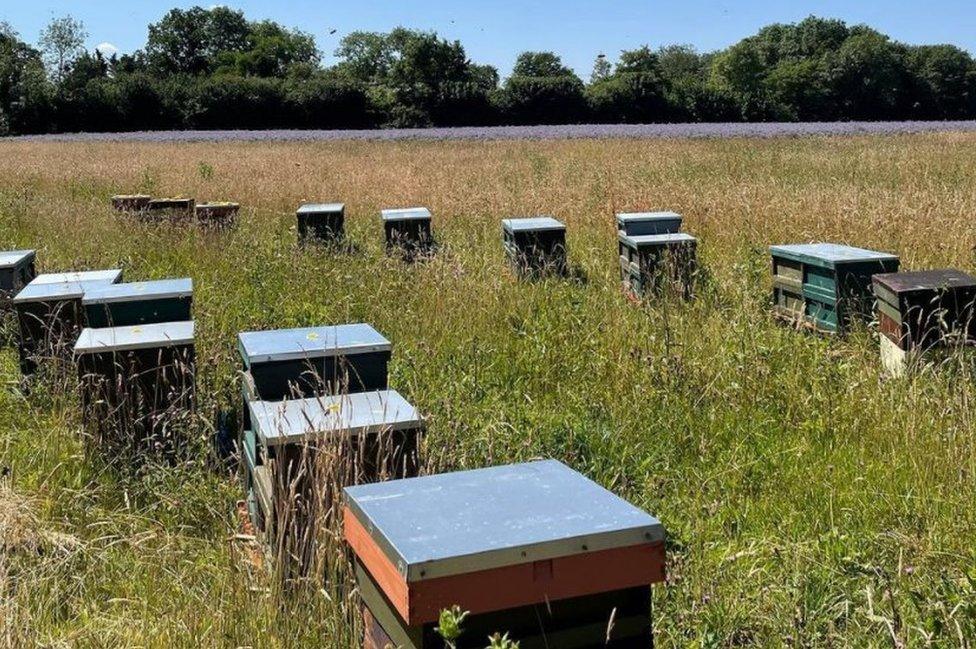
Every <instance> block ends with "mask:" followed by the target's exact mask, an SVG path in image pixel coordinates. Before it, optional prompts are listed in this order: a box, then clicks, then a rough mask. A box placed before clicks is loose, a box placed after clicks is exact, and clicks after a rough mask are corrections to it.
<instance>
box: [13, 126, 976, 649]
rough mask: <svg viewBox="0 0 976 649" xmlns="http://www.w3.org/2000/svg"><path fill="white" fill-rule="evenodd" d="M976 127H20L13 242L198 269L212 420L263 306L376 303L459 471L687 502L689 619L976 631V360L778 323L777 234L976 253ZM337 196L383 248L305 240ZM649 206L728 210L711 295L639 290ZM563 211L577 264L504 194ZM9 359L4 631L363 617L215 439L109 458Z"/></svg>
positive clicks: (98, 260)
mask: <svg viewBox="0 0 976 649" xmlns="http://www.w3.org/2000/svg"><path fill="white" fill-rule="evenodd" d="M974 143H976V136H972V135H927V136H905V137H888V138H885V137H877V138H835V139H830V138H824V139H803V140H773V141H750V140H736V141H720V140H716V141H672V142H661V141H633V142H627V141H613V142H606V141H577V142H534V143H528V142H494V143H471V142H467V143H342V142H337V143H316V144H298V143H292V144H265V143H253V144H243V143H242V144H226V143H225V144H190V145H188V144H56V143H50V144H48V143H45V144H40V143H16V142H7V143H0V153H2V155H0V244H2V246H3V247H7V248H14V247H18V248H23V247H34V248H37V249H38V262H39V265H40V267H41V269H42V270H54V269H66V268H101V267H111V266H116V265H121V266H123V267H124V268H125V273H126V277H127V278H128V279H130V280H135V279H145V278H161V277H171V276H186V275H188V276H192V277H193V279H194V286H195V296H194V299H195V306H194V309H195V315H196V319H197V367H198V381H197V391H198V411H199V413H200V424H199V435H200V436H201V437H205V436H207V435H208V434H210V433H211V432H212V430H211V429H212V427H213V422H214V421H215V419H216V414H217V411H218V409H220V408H224V407H229V406H231V405H232V404H235V403H236V400H237V398H238V395H239V391H238V387H237V383H236V382H237V375H236V369H235V368H236V367H237V363H238V361H237V358H236V351H235V347H234V341H235V335H236V333H237V332H238V331H242V330H246V329H256V328H270V327H287V326H303V325H310V324H319V323H339V322H350V321H366V322H370V323H371V324H373V325H374V326H375V327H376V328H377V329H378V330H379V331H380V332H382V333H383V334H384V335H386V336H387V337H388V338H389V339H390V340H391V341H393V343H394V354H393V363H392V366H391V378H390V383H391V386H392V387H395V388H396V389H398V390H399V391H401V392H402V393H404V395H405V396H406V397H407V398H408V399H410V400H411V401H412V402H414V403H415V404H416V405H417V406H418V407H419V408H420V409H421V410H422V411H423V412H425V413H426V414H428V415H429V425H428V435H427V438H426V441H425V444H424V453H425V458H426V459H425V464H426V466H427V467H428V469H429V470H431V471H438V470H454V469H463V468H472V467H478V466H485V465H489V464H497V463H504V462H512V461H519V460H526V459H529V458H533V457H539V456H546V457H555V458H558V459H560V460H562V461H564V462H566V463H568V464H570V465H571V466H573V467H575V468H577V469H579V470H580V471H582V472H584V473H585V474H587V475H589V476H591V477H592V478H594V479H595V480H597V481H598V482H600V483H602V484H604V485H605V486H607V487H608V488H610V489H612V490H614V491H616V492H618V493H620V494H621V495H622V496H624V497H626V498H628V499H630V500H632V501H633V502H634V503H636V504H637V505H639V506H641V507H644V508H646V509H647V510H649V511H650V512H652V513H654V514H655V515H657V516H658V517H659V518H660V519H661V520H662V521H663V523H664V524H665V526H666V528H667V530H668V532H669V538H670V541H669V555H668V556H669V563H668V575H669V576H668V582H667V583H666V584H665V585H662V586H659V587H656V588H655V593H654V613H653V615H654V624H655V628H656V639H657V641H658V643H659V644H660V645H661V646H671V645H691V646H708V647H711V646H733V645H750V644H751V645H762V646H770V645H793V646H795V645H803V646H822V645H831V646H845V645H846V646H851V645H856V646H863V645H875V646H896V647H901V646H924V645H926V644H933V645H938V646H972V644H973V638H974V637H976V507H974V506H973V505H974V503H976V441H974V435H976V422H974V417H973V404H974V398H976V389H974V383H973V379H974V376H973V372H972V370H971V369H970V368H969V367H968V366H967V365H965V364H964V363H962V362H958V363H956V364H955V365H950V366H948V367H945V368H942V369H941V370H940V371H937V372H936V371H923V372H922V373H920V374H916V375H914V376H910V377H907V378H904V379H897V380H891V381H884V380H881V379H880V377H879V374H880V372H879V370H880V363H879V358H878V344H877V340H876V338H875V337H874V335H873V333H872V332H871V331H870V330H868V329H862V330H858V331H855V332H854V333H853V334H852V335H850V336H849V337H847V338H846V339H828V338H822V337H817V336H814V335H808V334H805V333H801V332H796V331H793V330H791V329H789V328H786V327H783V326H780V325H778V324H776V323H775V322H774V320H773V318H772V316H771V315H770V313H769V281H770V280H769V276H768V275H769V262H768V255H767V251H766V248H765V247H766V245H767V244H770V243H784V242H785V243H789V242H803V241H809V240H830V241H837V242H846V243H851V244H855V245H861V246H864V247H869V248H875V249H881V250H890V251H893V252H896V253H898V254H899V255H901V258H902V264H903V267H905V268H925V267H938V266H949V265H952V266H958V267H961V268H964V269H968V270H972V269H973V266H974V260H973V244H974V236H976V219H974V218H973V215H974V214H976V147H974V146H973V145H974ZM201 163H204V164H206V165H208V166H209V168H212V173H208V174H201V173H200V172H199V169H200V168H201V166H200V165H201ZM136 191H147V192H152V193H156V194H160V195H163V194H171V195H176V194H183V195H193V196H196V197H197V199H198V200H234V201H238V202H240V203H241V205H242V208H241V213H240V215H239V218H238V222H239V225H238V227H237V228H236V229H235V230H232V231H228V232H201V231H195V230H187V229H181V228H173V227H167V226H164V225H161V226H146V225H141V224H139V223H138V222H136V221H135V220H134V219H132V218H127V217H119V216H116V215H114V214H113V213H112V212H111V209H110V207H109V200H108V199H109V196H110V195H112V194H113V193H131V192H136ZM303 200H342V201H345V203H346V218H347V232H348V233H349V235H350V236H351V237H352V238H353V240H354V241H355V242H356V243H357V244H358V248H357V249H355V251H354V252H352V253H350V254H336V253H335V251H330V250H326V249H323V250H315V249H311V250H299V249H298V248H297V247H296V245H295V243H294V241H295V232H294V223H295V220H294V214H293V211H294V209H295V207H296V206H297V205H298V203H300V202H301V201H303ZM410 205H426V206H428V207H430V208H431V210H432V212H433V214H434V228H435V236H436V237H437V240H438V242H439V244H440V249H439V251H438V254H437V255H436V256H435V257H433V258H432V259H430V260H426V261H423V262H420V263H414V264H406V263H403V262H402V261H401V260H399V259H396V258H393V257H388V256H387V255H385V254H384V251H383V244H382V236H381V234H382V229H381V225H380V223H379V216H378V215H379V210H380V209H381V208H383V207H398V206H410ZM648 208H667V209H673V210H675V211H678V212H680V213H682V214H683V215H684V217H685V228H686V229H687V230H688V231H689V232H692V233H693V234H695V235H697V236H698V237H699V239H700V245H699V257H700V261H701V263H702V267H703V269H704V272H703V274H704V275H705V278H704V279H703V281H702V282H701V286H700V287H698V288H697V289H696V292H697V297H696V299H695V300H694V301H692V302H690V303H684V302H681V301H677V300H664V301H660V302H657V303H653V304H648V305H645V306H635V305H633V304H632V303H630V302H629V301H628V300H627V298H626V297H625V296H624V294H623V292H622V291H621V289H620V281H619V280H620V278H619V266H618V264H617V250H616V234H615V231H614V224H613V218H612V214H613V213H614V212H615V211H633V210H639V209H648ZM536 213H541V214H546V213H548V214H552V215H554V216H556V217H557V218H560V219H562V220H564V221H565V222H566V223H567V225H568V226H569V233H568V246H569V250H570V262H571V264H572V265H573V266H574V267H575V268H578V269H579V271H580V272H579V273H578V276H577V277H576V278H575V279H573V280H565V279H557V278H553V279H548V280H543V281H534V282H521V281H518V280H517V279H516V278H515V276H514V275H513V274H512V273H511V271H509V270H508V269H507V267H506V264H505V260H504V256H503V252H502V247H501V243H500V237H501V226H500V219H502V218H505V217H509V216H518V215H526V214H536ZM0 372H2V377H3V380H4V382H5V384H6V387H5V388H4V389H3V390H2V391H0V431H2V434H0V465H2V467H3V473H5V474H9V475H7V477H6V478H4V480H5V482H4V490H5V491H4V493H3V499H2V500H3V503H4V505H3V506H4V507H7V508H10V507H13V508H14V509H13V511H15V512H19V513H18V514H17V515H16V516H13V517H12V518H11V520H13V519H16V520H18V521H21V523H19V524H18V525H19V527H16V528H13V527H11V526H4V528H3V531H2V534H3V537H2V541H3V543H2V545H0V595H2V596H0V620H2V621H0V625H2V628H0V639H2V640H0V641H2V642H3V643H5V644H6V645H8V646H12V647H20V646H29V645H33V644H37V645H42V646H93V647H101V646H106V647H108V646H112V647H114V646H167V647H170V646H177V647H182V646H188V647H189V646H193V647H196V646H201V645H202V646H229V647H230V646H247V645H250V646H256V647H258V646H260V647H276V646H281V647H285V646H304V645H315V646H324V647H352V646H355V645H356V642H357V638H358V635H357V634H358V628H357V627H356V624H357V622H356V621H355V612H354V606H355V593H354V592H348V588H347V589H339V590H333V589H330V588H319V589H315V588H307V589H302V590H301V591H300V592H298V593H282V592H281V591H280V590H279V589H277V588H275V587H274V583H273V581H272V580H271V579H270V578H269V576H268V572H267V570H266V569H265V566H262V565H259V564H260V562H259V560H258V559H257V555H256V553H255V552H254V550H253V547H252V544H251V542H250V541H249V540H248V538H247V536H246V535H239V534H238V533H239V532H240V531H241V528H240V521H239V519H238V517H237V515H236V513H235V511H236V510H235V501H236V500H238V499H240V498H241V497H242V493H241V488H240V482H239V481H238V479H237V477H236V476H234V475H230V474H228V473H225V472H221V471H215V470H214V469H213V468H212V467H211V466H208V465H207V462H205V458H204V457H202V456H201V457H199V458H196V460H195V461H191V462H188V463H186V464H185V465H181V466H178V467H170V468H165V469H159V470H156V471H149V472H144V473H141V474H138V475H136V476H125V475H123V474H121V473H120V472H118V471H114V470H111V469H109V468H106V466H103V465H102V464H100V463H98V462H94V461H91V460H90V458H87V457H86V454H85V451H84V443H83V438H82V434H81V430H80V417H79V411H78V405H77V400H76V399H75V398H74V395H72V394H64V393H60V392H58V391H51V392H45V391H43V390H41V391H37V392H32V393H31V395H30V396H29V397H25V396H23V395H21V394H20V392H19V391H18V390H17V388H16V383H17V380H18V374H17V369H16V357H15V353H14V352H13V350H12V349H6V350H5V351H4V352H3V354H2V359H0ZM2 511H7V510H0V517H2V516H5V514H2ZM5 520H7V519H6V518H0V523H2V522H3V521H5ZM23 521H27V522H26V523H24V522H23ZM10 529H21V530H26V531H23V532H22V533H21V534H20V536H24V535H26V536H27V537H28V538H31V539H36V540H35V541H31V542H27V543H25V542H23V541H18V540H17V538H18V535H17V534H11V533H10V532H9V530H10Z"/></svg>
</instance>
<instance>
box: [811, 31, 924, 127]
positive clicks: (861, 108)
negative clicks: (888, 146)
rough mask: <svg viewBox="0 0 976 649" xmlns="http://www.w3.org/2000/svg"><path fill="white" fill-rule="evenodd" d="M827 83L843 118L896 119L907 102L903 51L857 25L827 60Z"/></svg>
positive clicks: (906, 73)
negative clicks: (834, 95) (832, 91)
mask: <svg viewBox="0 0 976 649" xmlns="http://www.w3.org/2000/svg"><path fill="white" fill-rule="evenodd" d="M828 75H829V83H830V84H831V85H832V86H833V89H834V92H835V93H836V95H837V97H838V102H839V106H840V110H841V114H840V115H839V116H840V117H842V118H845V119H896V118H897V117H899V116H903V115H904V114H905V113H904V112H902V109H903V108H904V107H905V106H906V105H908V102H907V101H906V99H907V90H908V88H909V84H908V80H909V73H908V68H907V66H906V64H905V50H904V48H903V47H901V46H899V45H897V44H895V43H892V42H891V41H890V40H889V39H888V37H887V36H884V35H883V34H879V33H878V32H876V31H874V30H869V29H865V28H859V29H857V31H854V32H853V33H852V35H851V37H850V38H848V39H847V40H846V41H844V44H843V45H841V47H840V49H839V50H838V51H837V53H836V55H834V56H832V57H831V58H830V62H829V71H828Z"/></svg>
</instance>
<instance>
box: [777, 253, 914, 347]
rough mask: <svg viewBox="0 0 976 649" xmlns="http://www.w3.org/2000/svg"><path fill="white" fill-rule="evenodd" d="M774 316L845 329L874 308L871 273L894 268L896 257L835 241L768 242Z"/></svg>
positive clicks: (821, 328)
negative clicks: (772, 243) (771, 271)
mask: <svg viewBox="0 0 976 649" xmlns="http://www.w3.org/2000/svg"><path fill="white" fill-rule="evenodd" d="M769 251H770V254H771V256H772V270H773V308H774V310H775V313H776V315H777V316H779V317H781V318H783V319H785V320H787V321H789V322H791V323H795V324H797V325H804V326H808V327H810V328H812V329H815V330H817V331H822V332H826V333H836V332H843V331H845V330H846V329H847V328H848V327H849V326H850V324H851V323H853V322H854V321H856V320H865V319H870V318H871V316H872V314H873V311H874V308H873V306H874V295H873V293H872V291H871V278H872V276H874V275H877V274H879V273H893V272H896V271H897V270H898V257H897V256H895V255H892V254H890V253H886V252H877V251H874V250H865V249H863V248H855V247H853V246H846V245H840V244H836V243H811V244H797V245H780V246H770V248H769Z"/></svg>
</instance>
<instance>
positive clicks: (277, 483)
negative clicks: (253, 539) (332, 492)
mask: <svg viewBox="0 0 976 649" xmlns="http://www.w3.org/2000/svg"><path fill="white" fill-rule="evenodd" d="M249 408H250V415H251V421H252V422H253V432H251V431H248V433H247V434H246V435H245V444H244V457H245V466H246V485H247V489H248V503H249V507H250V510H251V516H252V520H253V521H254V522H255V525H256V526H257V527H258V529H259V530H261V531H265V532H269V531H271V529H270V528H271V527H273V524H274V521H275V520H276V512H278V511H280V507H281V505H280V503H282V502H290V503H292V504H295V503H294V502H293V500H294V499H293V498H292V497H291V496H293V495H294V494H295V493H303V490H304V489H306V488H308V486H309V485H310V484H314V483H315V476H316V475H317V472H316V467H315V466H314V462H315V458H316V457H317V453H316V451H317V450H318V449H319V448H321V447H322V446H323V445H325V446H330V447H332V449H333V450H334V451H335V453H334V457H341V458H342V459H343V461H342V462H341V464H339V465H337V466H333V467H331V470H330V471H329V473H330V477H331V478H332V479H334V480H337V481H338V482H339V486H346V485H349V484H356V483H360V482H371V481H375V480H380V479H389V478H397V477H399V478H403V477H409V476H413V475H416V473H417V469H418V464H419V461H418V447H419V443H420V437H421V435H422V434H423V420H422V419H421V417H420V414H419V413H418V412H417V410H416V408H414V407H413V406H412V405H410V403H408V402H407V400H406V399H404V398H403V397H402V396H401V395H400V393H398V392H396V391H395V390H377V391H370V392H357V393H353V394H344V395H334V396H324V397H316V398H311V399H290V400H286V401H252V402H250V403H249ZM320 470H321V468H320ZM311 498H312V496H311V495H309V494H303V500H304V501H305V502H308V501H309V500H310V499H311Z"/></svg>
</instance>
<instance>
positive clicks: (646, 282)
mask: <svg viewBox="0 0 976 649" xmlns="http://www.w3.org/2000/svg"><path fill="white" fill-rule="evenodd" d="M617 238H618V241H619V244H620V276H621V280H622V281H623V285H624V288H625V290H628V291H630V292H631V293H633V294H634V295H637V296H643V297H646V296H649V295H652V294H659V293H660V292H661V291H663V290H668V289H674V292H676V293H679V294H681V295H683V296H685V297H690V296H691V295H692V293H693V285H694V278H695V271H696V270H697V266H698V240H697V239H695V237H693V236H691V235H690V234H686V233H684V232H678V233H673V234H640V235H627V234H623V233H619V234H618V235H617Z"/></svg>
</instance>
